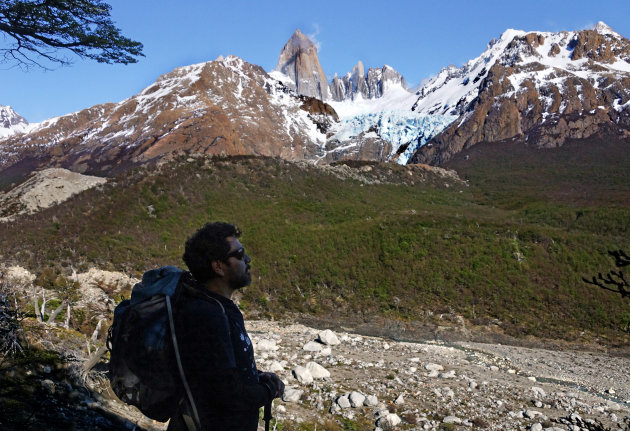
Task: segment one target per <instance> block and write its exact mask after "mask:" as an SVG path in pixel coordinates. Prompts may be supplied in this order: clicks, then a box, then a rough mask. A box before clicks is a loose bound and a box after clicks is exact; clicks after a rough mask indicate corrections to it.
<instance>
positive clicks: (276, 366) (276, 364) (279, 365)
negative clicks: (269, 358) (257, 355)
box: [268, 361, 284, 373]
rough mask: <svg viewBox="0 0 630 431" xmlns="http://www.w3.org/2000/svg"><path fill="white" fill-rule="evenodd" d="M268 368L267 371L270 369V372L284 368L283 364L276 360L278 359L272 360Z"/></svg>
mask: <svg viewBox="0 0 630 431" xmlns="http://www.w3.org/2000/svg"><path fill="white" fill-rule="evenodd" d="M268 369H269V371H271V372H273V373H275V372H277V371H282V370H284V366H282V363H281V362H278V361H273V362H272V363H271V364H269V367H268Z"/></svg>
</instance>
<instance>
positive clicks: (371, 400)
mask: <svg viewBox="0 0 630 431" xmlns="http://www.w3.org/2000/svg"><path fill="white" fill-rule="evenodd" d="M363 405H364V406H366V407H374V406H377V405H378V398H377V397H376V395H368V396H367V397H365V401H363Z"/></svg>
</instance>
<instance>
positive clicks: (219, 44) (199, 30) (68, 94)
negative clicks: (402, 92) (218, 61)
mask: <svg viewBox="0 0 630 431" xmlns="http://www.w3.org/2000/svg"><path fill="white" fill-rule="evenodd" d="M109 3H110V4H111V5H112V17H113V19H114V21H115V22H116V24H117V26H118V27H120V28H121V29H122V30H123V33H124V34H125V35H126V36H128V37H131V38H133V39H135V40H139V41H141V42H142V43H143V44H144V47H145V48H144V53H145V55H146V57H144V58H141V59H140V61H139V63H137V64H133V65H128V66H122V65H103V64H98V63H95V62H92V61H88V60H81V59H79V58H75V60H76V61H75V62H74V64H73V65H72V66H69V67H62V68H57V69H56V70H53V71H42V70H38V69H31V70H29V71H27V72H24V71H22V70H20V69H18V68H9V66H10V65H9V64H0V76H2V79H1V80H0V104H2V105H11V106H12V107H13V108H14V109H15V110H16V111H17V112H18V113H19V114H21V115H22V116H24V117H25V118H26V119H27V120H28V121H29V122H39V121H42V120H45V119H47V118H50V117H54V116H59V115H64V114H67V113H70V112H74V111H78V110H80V109H84V108H87V107H90V106H93V105H95V104H99V103H105V102H119V101H121V100H123V99H125V98H127V97H129V96H131V95H133V94H135V93H137V92H139V91H140V90H142V89H143V88H144V87H146V86H148V85H150V84H151V83H152V82H153V81H154V80H155V79H156V78H157V77H158V76H159V75H161V74H164V73H167V72H169V71H171V70H172V69H174V68H175V67H178V66H184V65H188V64H193V63H200V62H204V61H209V60H213V59H215V58H216V57H217V56H219V55H221V54H222V55H228V54H234V55H237V56H239V57H241V58H243V59H244V60H246V61H248V62H250V63H255V64H258V65H260V66H262V67H263V68H264V69H265V70H267V71H270V70H272V69H273V68H274V67H275V65H276V62H277V60H278V55H279V54H280V50H281V49H282V47H283V46H284V44H285V43H286V41H287V40H288V39H289V37H290V36H291V34H292V33H293V32H294V31H295V29H296V28H299V29H301V30H302V32H303V33H304V34H307V35H311V36H312V38H313V39H314V41H315V42H316V43H317V44H318V46H319V47H320V51H319V58H320V62H321V64H322V67H323V69H324V72H325V73H326V75H328V76H329V77H331V78H332V76H333V75H334V73H338V74H339V75H344V74H345V73H347V72H348V71H350V69H351V68H352V66H353V65H354V64H356V62H357V61H358V60H361V61H363V64H364V65H365V66H366V68H367V67H380V66H382V65H383V64H389V65H390V66H392V67H394V68H395V69H397V70H398V71H399V72H401V73H402V74H403V75H404V76H405V79H406V80H407V82H408V83H410V84H418V83H420V82H421V81H422V80H423V79H425V78H427V77H430V76H432V75H435V74H436V73H438V72H439V70H440V69H441V68H442V67H444V66H448V65H449V64H454V65H456V66H461V65H462V64H463V63H465V62H466V61H468V60H469V59H471V58H474V57H477V56H478V55H479V54H481V53H482V52H483V51H484V50H485V48H486V45H487V43H488V42H489V41H490V40H491V39H492V38H498V37H499V36H500V35H501V33H502V32H503V31H504V30H506V29H508V28H515V29H519V30H527V31H534V30H538V31H561V30H577V29H583V28H587V27H590V26H592V25H594V24H595V23H596V22H597V21H604V22H605V23H607V24H608V25H609V26H611V27H612V28H613V29H614V30H615V31H617V32H618V33H620V34H622V35H623V36H625V37H630V2H628V1H627V0H623V1H621V0H620V1H600V2H595V1H593V0H590V1H583V0H572V1H550V0H546V1H541V0H528V1H518V2H516V1H510V0H502V1H477V2H473V1H470V0H442V1H441V2H437V1H420V0H416V1H413V0H406V1H396V0H391V1H390V2H383V1H382V0H381V1H372V0H362V1H328V0H319V1H314V2H301V1H295V0H293V1H285V0H274V1H271V0H268V1H267V0H249V1H247V0H232V1H224V0H222V1H214V0H180V1H177V2H175V1H172V0H170V1H166V0H151V1H150V0H132V1H129V0H127V1H123V0H113V1H110V2H109ZM2 43H3V39H2V38H0V44H2Z"/></svg>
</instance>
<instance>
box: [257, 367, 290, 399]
mask: <svg viewBox="0 0 630 431" xmlns="http://www.w3.org/2000/svg"><path fill="white" fill-rule="evenodd" d="M258 378H259V379H260V381H261V382H262V383H269V384H270V386H271V387H272V388H274V389H275V393H274V394H272V395H273V397H274V398H280V397H281V396H282V394H284V383H282V380H280V377H278V376H277V375H276V374H274V373H269V372H265V373H259V374H258Z"/></svg>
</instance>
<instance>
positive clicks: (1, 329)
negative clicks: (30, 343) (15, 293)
mask: <svg viewBox="0 0 630 431" xmlns="http://www.w3.org/2000/svg"><path fill="white" fill-rule="evenodd" d="M22 318H23V313H21V312H20V311H19V309H18V304H17V300H14V301H13V304H11V300H10V299H9V298H8V296H7V294H6V293H5V292H4V289H3V288H2V286H0V354H2V355H9V356H14V355H15V354H17V353H22V352H23V351H24V348H23V346H22V336H21V335H22V334H21V331H22V325H21V324H20V322H21V320H22Z"/></svg>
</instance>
